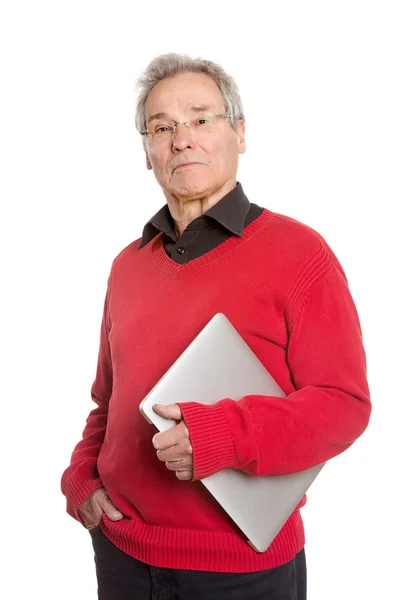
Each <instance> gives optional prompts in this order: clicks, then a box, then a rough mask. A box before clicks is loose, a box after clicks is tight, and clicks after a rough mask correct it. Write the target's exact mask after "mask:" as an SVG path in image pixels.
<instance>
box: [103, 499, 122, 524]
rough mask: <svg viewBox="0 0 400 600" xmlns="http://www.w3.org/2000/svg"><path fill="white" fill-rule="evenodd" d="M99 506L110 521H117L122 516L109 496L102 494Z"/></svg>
mask: <svg viewBox="0 0 400 600" xmlns="http://www.w3.org/2000/svg"><path fill="white" fill-rule="evenodd" d="M101 508H102V509H103V510H104V512H105V513H106V515H107V517H108V518H109V519H110V520H111V521H119V520H120V519H122V518H123V516H124V515H123V514H122V512H121V511H120V510H118V508H117V507H116V506H115V504H113V502H112V501H111V500H110V498H109V496H104V498H103V499H102V501H101Z"/></svg>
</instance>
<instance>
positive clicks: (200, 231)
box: [139, 183, 264, 264]
mask: <svg viewBox="0 0 400 600" xmlns="http://www.w3.org/2000/svg"><path fill="white" fill-rule="evenodd" d="M263 210H264V208H263V207H262V206H258V205H257V204H253V203H250V202H249V200H248V198H247V196H246V195H245V193H244V192H243V188H242V186H241V184H240V183H237V184H236V187H235V188H233V190H231V191H230V192H229V193H228V194H226V196H224V197H223V198H221V200H219V201H218V202H217V204H215V205H214V206H213V207H211V208H210V209H209V210H207V211H206V212H205V213H203V214H202V215H200V216H199V217H196V219H193V221H192V222H191V223H189V225H188V226H187V227H186V229H185V231H184V232H183V233H182V235H181V237H180V238H178V236H177V235H176V233H175V230H174V220H173V218H172V216H171V213H170V211H169V208H168V204H165V205H164V206H163V207H162V208H161V209H160V210H159V211H158V212H156V214H155V215H154V216H153V217H152V218H151V219H150V220H149V221H148V222H147V223H146V225H145V226H144V228H143V233H142V241H141V242H140V245H139V248H143V246H145V245H146V244H148V243H149V242H150V241H151V240H152V239H153V238H154V237H155V236H156V235H157V234H158V233H160V231H162V232H163V234H164V235H163V245H164V249H165V252H166V253H167V254H168V256H169V257H170V258H171V259H172V260H174V261H175V262H177V263H179V264H184V263H187V262H189V261H191V260H193V259H194V258H198V257H199V256H202V255H203V254H205V253H206V252H209V251H210V250H213V249H214V248H216V247H217V246H219V244H222V242H225V240H227V239H229V238H230V237H231V236H232V235H239V236H241V235H242V232H243V229H244V228H245V227H247V225H249V223H251V222H252V221H254V219H256V218H257V217H259V216H260V214H261V213H262V211H263Z"/></svg>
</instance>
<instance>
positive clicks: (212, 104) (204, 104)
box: [146, 73, 225, 122]
mask: <svg viewBox="0 0 400 600" xmlns="http://www.w3.org/2000/svg"><path fill="white" fill-rule="evenodd" d="M201 110H206V111H214V112H224V110H225V106H224V102H223V100H222V96H221V92H220V89H219V87H218V86H217V84H216V83H215V82H214V81H213V79H211V77H209V76H208V75H205V74H203V73H183V74H180V75H176V76H175V77H170V78H168V79H163V81H160V82H159V83H157V84H156V85H155V86H154V88H153V89H152V90H151V92H150V94H149V95H148V98H147V101H146V122H149V120H153V118H154V116H155V115H158V114H163V115H170V116H171V117H177V118H180V117H181V116H182V115H190V114H192V113H196V112H199V111H201Z"/></svg>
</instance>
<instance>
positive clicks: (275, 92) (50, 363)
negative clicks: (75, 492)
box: [0, 0, 400, 600]
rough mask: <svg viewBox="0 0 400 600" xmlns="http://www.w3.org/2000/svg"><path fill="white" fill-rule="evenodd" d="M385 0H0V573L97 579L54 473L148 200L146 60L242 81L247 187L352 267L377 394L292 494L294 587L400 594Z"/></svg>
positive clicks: (66, 454) (394, 196) (84, 536)
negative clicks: (183, 56)
mask: <svg viewBox="0 0 400 600" xmlns="http://www.w3.org/2000/svg"><path fill="white" fill-rule="evenodd" d="M398 6H399V4H398V2H395V1H394V2H388V1H384V0H380V1H379V2H370V1H368V0H364V1H361V0H360V1H358V2H357V1H351V0H350V1H349V0H348V1H347V2H344V1H338V0H336V1H335V2H333V1H332V2H327V1H322V0H320V1H315V2H309V1H303V2H301V1H296V2H284V1H281V2H278V1H276V2H264V3H261V2H259V1H257V2H252V1H246V2H240V3H239V2H219V1H212V2H210V3H208V4H206V5H204V4H202V3H199V6H198V7H197V3H191V2H171V3H166V2H163V3H161V2H160V3H155V2H147V3H140V4H137V3H135V2H133V1H132V2H123V1H118V0H114V1H113V2H111V1H108V2H102V1H96V2H94V1H93V2H92V1H88V0H80V1H79V2H77V1H69V2H66V1H65V2H62V1H56V0H52V1H51V2H50V1H49V2H44V1H39V0H37V1H36V2H18V1H16V0H9V1H8V2H7V1H6V2H3V3H2V5H1V9H0V10H1V12H0V56H1V73H0V85H1V94H0V102H1V110H0V118H1V135H0V138H1V139H0V144H1V170H2V175H1V188H2V189H1V202H2V209H1V214H2V218H1V236H0V237H1V245H2V248H1V258H2V273H3V275H2V293H1V302H2V311H1V313H2V335H1V341H2V344H1V349H2V360H1V366H2V377H1V383H2V385H1V390H2V410H3V418H2V435H1V446H2V448H1V450H2V451H1V462H2V467H1V472H2V480H1V483H2V493H1V504H2V506H1V517H2V524H1V531H2V533H1V548H2V553H3V558H2V561H1V563H2V575H1V578H0V595H1V596H2V597H3V598H7V600H11V599H14V598H18V599H19V598H28V597H37V598H41V599H42V600H45V599H54V598H57V600H63V599H67V598H71V597H74V598H77V599H82V600H83V599H85V600H90V599H93V600H94V599H95V598H96V582H95V573H94V564H93V555H92V549H91V544H90V539H89V534H88V533H87V532H86V531H85V530H84V529H83V528H82V527H81V526H80V525H79V524H78V523H76V522H75V521H73V520H72V519H71V518H70V517H68V516H67V515H66V513H65V501H64V497H63V496H62V495H61V492H60V489H59V480H60V477H61V474H62V472H63V470H64V468H65V467H66V466H67V465H68V462H69V458H70V454H71V452H72V449H73V447H74V445H75V444H76V442H77V441H78V440H79V439H80V435H81V431H82V429H83V427H84V424H85V419H86V416H87V414H88V413H89V411H90V410H91V409H92V408H93V407H94V405H92V403H91V400H90V394H89V391H90V386H91V384H92V381H93V378H94V373H95V366H96V360H97V350H98V342H99V332H100V320H101V312H102V306H103V299H104V294H105V289H106V280H107V277H108V273H109V269H110V266H111V262H112V259H113V258H114V257H115V256H116V254H117V253H118V252H119V251H120V250H121V249H122V248H123V247H124V246H126V245H127V244H128V243H130V242H131V241H132V240H134V239H136V238H138V237H140V235H141V231H142V227H143V225H144V223H145V221H146V220H147V219H148V218H149V217H150V216H151V215H152V214H153V213H154V212H155V211H156V210H158V208H160V207H161V205H162V204H164V202H165V200H164V196H163V195H162V193H161V191H160V189H159V188H158V186H157V184H156V182H155V180H154V178H153V174H152V173H151V172H149V171H147V170H146V168H145V162H144V153H143V151H142V148H141V143H140V139H139V136H138V134H137V133H136V130H135V128H134V103H135V98H136V95H135V82H136V79H137V77H138V76H139V75H140V73H141V71H142V70H143V69H144V68H145V67H146V65H147V64H148V62H149V61H150V60H151V59H152V58H153V57H154V56H156V55H158V54H160V53H165V52H171V51H173V52H184V53H187V54H189V55H191V56H202V57H204V58H209V59H211V60H214V61H216V62H219V63H221V64H222V65H223V66H224V67H225V69H226V70H227V72H228V73H230V74H232V75H233V76H234V77H235V79H236V81H237V83H238V85H239V88H240V90H241V94H242V99H243V102H244V106H245V112H246V117H247V143H248V150H247V152H246V154H245V155H244V156H243V157H241V164H240V171H239V176H238V179H239V180H240V181H241V182H242V184H243V186H244V189H245V191H246V193H247V195H248V196H249V198H250V200H251V201H253V202H256V203H258V204H260V205H262V206H266V207H268V208H269V209H272V210H275V211H277V212H280V213H283V214H288V215H290V216H292V217H294V218H297V219H299V220H301V221H303V222H305V223H307V224H309V225H311V226H312V227H314V228H315V229H317V230H318V231H319V232H320V233H321V234H322V235H323V236H324V237H325V239H326V240H327V241H328V243H329V244H330V245H331V247H332V248H333V250H334V251H335V253H336V254H337V256H338V258H339V260H340V261H341V262H342V265H343V267H344V269H345V271H346V273H347V276H348V279H349V282H350V288H351V291H352V293H353V297H354V299H355V302H356V305H357V307H358V311H359V315H360V319H361V323H362V327H363V333H364V341H365V347H366V351H367V357H368V373H369V382H370V387H371V393H372V400H373V414H372V418H371V422H370V425H369V428H368V429H367V431H366V432H365V433H364V435H363V436H362V437H361V438H360V439H359V440H358V441H357V442H356V443H355V445H354V446H353V447H352V448H351V449H349V450H348V451H347V452H345V453H344V454H343V455H341V456H340V457H338V458H336V459H334V460H332V461H331V463H330V464H329V466H328V467H326V468H325V469H324V471H323V472H322V473H321V475H320V477H319V478H318V479H317V481H316V482H315V484H314V485H313V487H312V489H311V490H310V493H309V495H308V504H307V506H306V507H305V508H304V509H303V511H302V512H303V517H304V521H305V525H306V536H307V545H306V550H307V558H308V578H309V600H322V599H323V600H336V599H337V598H340V599H341V600H354V599H358V598H363V599H365V598H371V599H372V598H374V599H375V598H395V597H396V594H398V573H397V568H398V557H399V552H398V538H399V533H400V532H399V525H398V518H397V514H398V513H397V495H396V494H395V491H394V486H395V483H396V479H397V474H398V462H399V461H398V459H399V452H398V421H399V416H400V414H399V393H398V382H397V376H398V372H399V352H398V336H399V326H398V322H399V315H398V311H399V292H398V289H397V288H398V275H399V267H398V259H399V246H398V238H399V220H398V216H397V217H395V212H396V209H397V205H398V203H399V158H400V156H399V139H400V122H399V113H400V111H399V107H400V92H399V53H400V45H399V29H400V20H399V15H398Z"/></svg>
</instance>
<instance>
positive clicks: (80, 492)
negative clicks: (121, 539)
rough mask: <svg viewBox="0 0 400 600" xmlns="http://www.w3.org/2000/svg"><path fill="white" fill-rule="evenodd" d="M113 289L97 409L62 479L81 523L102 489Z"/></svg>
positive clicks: (104, 333)
mask: <svg viewBox="0 0 400 600" xmlns="http://www.w3.org/2000/svg"><path fill="white" fill-rule="evenodd" d="M109 290H110V288H109V287H108V289H107V294H106V298H105V301H104V311H103V318H102V323H101V332H100V348H99V354H98V361H97V371H96V377H95V380H94V383H93V385H92V388H91V397H92V400H93V401H94V402H95V403H96V404H97V407H96V408H95V409H93V410H92V411H91V412H90V414H89V416H88V418H87V420H86V426H85V428H84V430H83V433H82V440H81V441H80V442H79V443H78V444H77V445H76V447H75V449H74V451H73V453H72V457H71V463H70V466H69V467H68V468H67V469H66V470H65V471H64V473H63V476H62V479H61V489H62V492H63V494H64V495H65V496H66V498H67V512H68V513H69V514H70V515H71V516H72V517H74V518H75V519H77V520H78V521H80V522H82V521H81V519H80V516H79V513H78V508H79V506H80V505H81V504H82V503H83V502H84V501H85V500H86V499H87V498H88V497H89V496H91V495H92V494H93V493H94V492H95V491H96V490H97V489H99V488H101V487H102V482H101V480H100V478H99V474H98V472H97V459H98V456H99V453H100V449H101V446H102V443H103V440H104V436H105V432H106V427H107V415H108V403H109V400H110V397H111V391H112V381H113V374H112V364H111V353H110V347H109V342H108V333H109V327H108V314H107V313H108V297H109Z"/></svg>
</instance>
